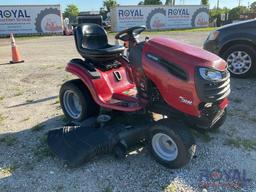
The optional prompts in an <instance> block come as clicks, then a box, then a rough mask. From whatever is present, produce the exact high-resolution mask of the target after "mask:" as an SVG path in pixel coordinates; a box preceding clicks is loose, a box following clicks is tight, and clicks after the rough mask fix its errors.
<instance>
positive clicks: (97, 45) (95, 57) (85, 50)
mask: <svg viewBox="0 0 256 192" xmlns="http://www.w3.org/2000/svg"><path fill="white" fill-rule="evenodd" d="M74 36H75V42H76V48H77V51H78V52H79V53H80V55H81V56H82V57H84V58H86V59H89V60H92V61H110V60H115V59H116V58H117V57H119V56H120V54H121V53H122V52H123V51H124V47H123V46H119V45H110V44H108V38H107V34H106V31H105V30H104V29H103V28H102V27H101V26H100V25H97V24H80V25H78V26H77V27H76V28H75V29H74Z"/></svg>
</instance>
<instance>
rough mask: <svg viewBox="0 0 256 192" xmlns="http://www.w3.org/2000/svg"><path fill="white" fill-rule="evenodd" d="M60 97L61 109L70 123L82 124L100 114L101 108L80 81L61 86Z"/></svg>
mask: <svg viewBox="0 0 256 192" xmlns="http://www.w3.org/2000/svg"><path fill="white" fill-rule="evenodd" d="M59 97H60V104H61V108H62V110H63V112H64V114H65V116H66V117H67V118H68V119H69V120H70V121H75V122H82V121H84V120H85V119H86V118H88V117H91V116H93V115H97V114H98V113H99V106H98V105H97V104H96V103H95V102H94V100H93V99H92V96H91V94H90V92H89V91H88V90H87V89H86V87H85V86H84V85H83V82H82V81H81V80H80V79H75V80H71V81H68V82H66V83H64V84H63V85H62V86H61V89H60V93H59Z"/></svg>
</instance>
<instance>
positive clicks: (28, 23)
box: [0, 5, 63, 35]
mask: <svg viewBox="0 0 256 192" xmlns="http://www.w3.org/2000/svg"><path fill="white" fill-rule="evenodd" d="M62 32H63V26H62V16H61V10H60V5H24V6H23V5H17V6H0V35H5V34H6V35H8V34H10V33H14V34H35V33H42V34H44V33H62Z"/></svg>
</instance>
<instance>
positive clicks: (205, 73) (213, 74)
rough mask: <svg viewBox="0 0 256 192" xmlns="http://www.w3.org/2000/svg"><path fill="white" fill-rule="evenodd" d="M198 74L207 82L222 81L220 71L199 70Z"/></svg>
mask: <svg viewBox="0 0 256 192" xmlns="http://www.w3.org/2000/svg"><path fill="white" fill-rule="evenodd" d="M199 73H200V75H201V77H202V78H204V79H205V80H209V81H219V80H221V79H222V74H221V72H220V71H217V70H214V69H210V68H199Z"/></svg>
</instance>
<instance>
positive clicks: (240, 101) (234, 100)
mask: <svg viewBox="0 0 256 192" xmlns="http://www.w3.org/2000/svg"><path fill="white" fill-rule="evenodd" d="M233 102H234V103H242V99H240V98H238V97H236V98H234V99H233Z"/></svg>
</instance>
